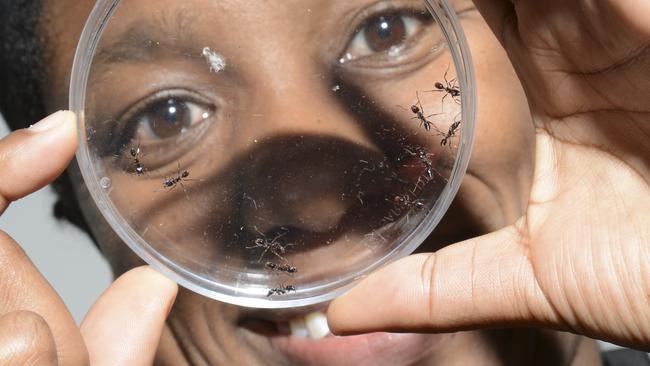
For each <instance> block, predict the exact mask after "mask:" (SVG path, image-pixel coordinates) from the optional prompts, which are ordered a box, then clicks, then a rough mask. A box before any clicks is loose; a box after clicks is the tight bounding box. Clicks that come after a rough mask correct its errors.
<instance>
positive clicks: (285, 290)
mask: <svg viewBox="0 0 650 366" xmlns="http://www.w3.org/2000/svg"><path fill="white" fill-rule="evenodd" d="M291 291H293V292H296V287H295V286H294V285H287V286H282V287H278V288H272V289H270V290H269V293H268V294H267V295H266V297H269V296H271V295H284V294H287V293H289V292H291Z"/></svg>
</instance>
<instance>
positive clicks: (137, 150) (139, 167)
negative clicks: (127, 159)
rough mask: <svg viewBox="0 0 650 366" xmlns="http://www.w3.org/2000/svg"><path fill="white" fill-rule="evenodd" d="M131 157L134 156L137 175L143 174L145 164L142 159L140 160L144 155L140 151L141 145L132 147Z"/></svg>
mask: <svg viewBox="0 0 650 366" xmlns="http://www.w3.org/2000/svg"><path fill="white" fill-rule="evenodd" d="M130 153H131V157H132V158H133V166H134V168H135V169H134V171H135V174H136V175H142V174H144V166H143V165H142V161H140V158H141V157H142V155H141V153H140V146H138V147H132V148H131V151H130Z"/></svg>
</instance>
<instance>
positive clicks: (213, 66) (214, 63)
mask: <svg viewBox="0 0 650 366" xmlns="http://www.w3.org/2000/svg"><path fill="white" fill-rule="evenodd" d="M202 54H203V57H205V60H206V61H207V63H208V65H210V71H212V72H214V73H215V74H216V73H218V72H221V71H223V69H225V68H226V59H225V58H224V57H223V56H221V55H220V54H218V53H217V52H215V51H213V50H211V49H210V47H205V48H203V52H202Z"/></svg>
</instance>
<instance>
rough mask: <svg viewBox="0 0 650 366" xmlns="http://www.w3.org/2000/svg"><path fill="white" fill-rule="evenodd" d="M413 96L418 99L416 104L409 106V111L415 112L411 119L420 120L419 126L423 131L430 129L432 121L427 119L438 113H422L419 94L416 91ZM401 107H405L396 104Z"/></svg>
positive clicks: (422, 108)
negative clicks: (426, 114)
mask: <svg viewBox="0 0 650 366" xmlns="http://www.w3.org/2000/svg"><path fill="white" fill-rule="evenodd" d="M415 96H416V98H417V99H418V102H417V103H416V104H413V105H412V106H411V113H413V114H415V117H413V118H412V119H417V120H419V121H420V126H422V127H424V130H425V131H431V126H432V125H433V122H431V121H429V118H431V117H433V116H437V115H438V114H439V113H434V114H430V115H428V116H425V115H424V107H422V102H421V101H420V94H419V93H418V92H417V91H416V92H415ZM398 107H400V108H402V109H406V108H404V107H402V106H398Z"/></svg>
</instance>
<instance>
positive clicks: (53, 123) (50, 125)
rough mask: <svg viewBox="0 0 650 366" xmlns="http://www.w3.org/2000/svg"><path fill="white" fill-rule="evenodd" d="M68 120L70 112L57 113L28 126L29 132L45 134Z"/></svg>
mask: <svg viewBox="0 0 650 366" xmlns="http://www.w3.org/2000/svg"><path fill="white" fill-rule="evenodd" d="M68 118H70V112H68V111H58V112H56V113H54V114H51V115H49V116H47V117H45V118H44V119H42V120H41V121H40V122H38V123H36V124H34V125H31V126H29V131H34V132H45V131H48V130H52V129H55V128H57V127H59V126H61V125H62V124H63V123H64V122H65V121H66V120H67V119H68Z"/></svg>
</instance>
